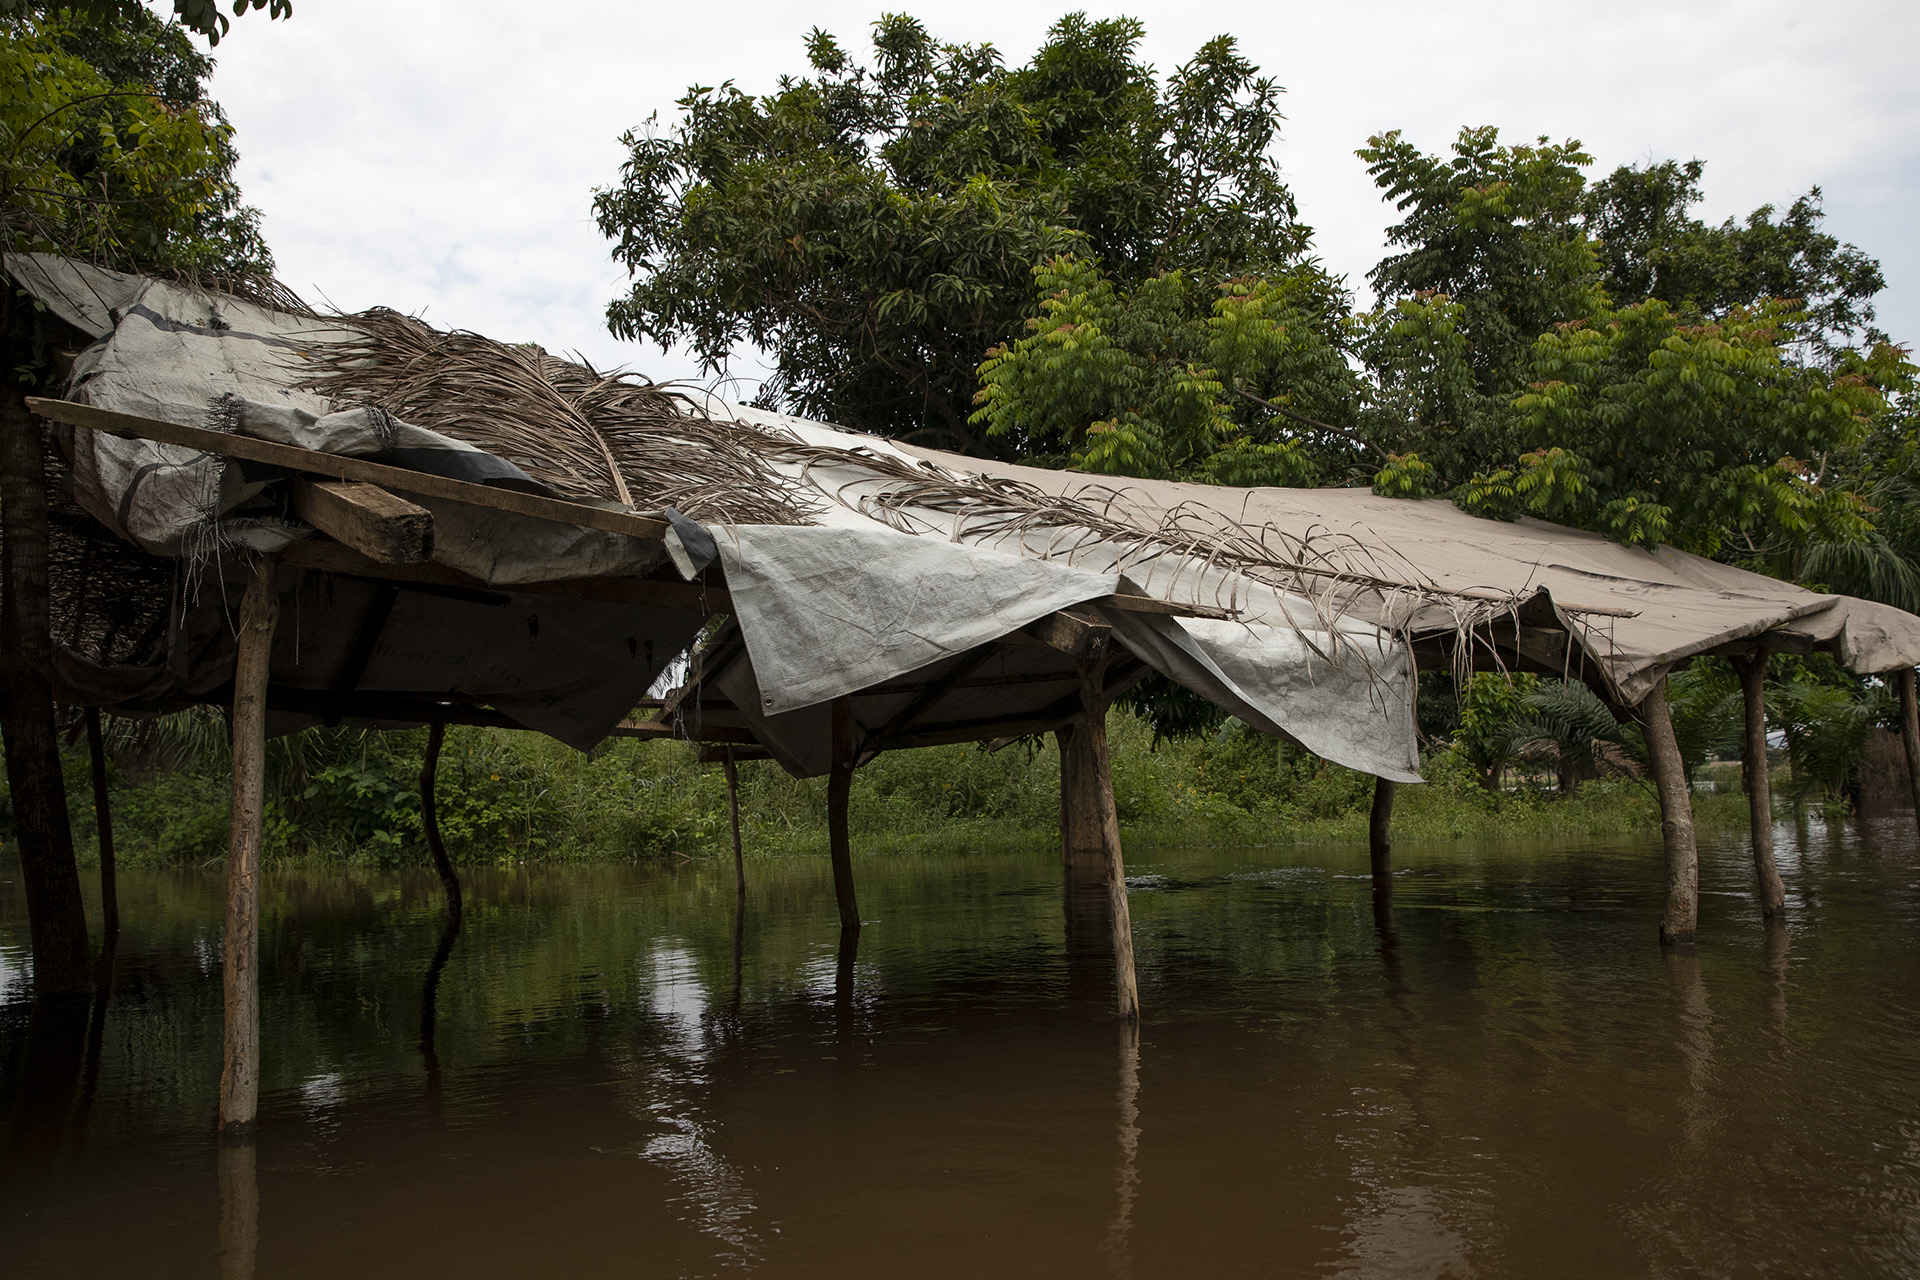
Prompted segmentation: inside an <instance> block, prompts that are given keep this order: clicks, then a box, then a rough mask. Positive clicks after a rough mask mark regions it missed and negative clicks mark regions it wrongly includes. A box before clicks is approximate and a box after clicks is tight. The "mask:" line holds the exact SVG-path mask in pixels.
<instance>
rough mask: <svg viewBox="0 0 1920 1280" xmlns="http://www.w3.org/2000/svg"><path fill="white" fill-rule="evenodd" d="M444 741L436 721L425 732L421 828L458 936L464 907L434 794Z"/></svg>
mask: <svg viewBox="0 0 1920 1280" xmlns="http://www.w3.org/2000/svg"><path fill="white" fill-rule="evenodd" d="M446 740H447V726H446V725H445V724H443V723H441V722H440V721H438V720H435V721H434V722H433V724H432V726H431V727H430V728H428V730H427V754H426V756H425V757H424V758H423V759H422V760H421V762H420V826H421V827H422V829H424V830H425V831H426V833H427V852H428V853H430V854H432V855H433V869H434V870H435V871H437V872H439V873H440V883H441V884H442V885H443V886H445V888H446V891H447V918H448V919H449V920H452V921H455V922H456V923H455V926H454V932H455V933H458V932H459V925H458V923H457V922H458V921H459V920H460V919H461V918H462V917H463V916H464V915H465V913H466V911H465V903H464V902H463V900H462V898H461V894H460V873H459V872H457V871H455V870H454V869H453V859H451V858H449V857H448V856H447V845H446V842H445V841H444V840H442V839H441V838H440V801H439V799H438V797H437V796H436V794H435V783H436V781H437V780H438V778H439V775H440V748H441V747H442V746H443V745H445V743H446Z"/></svg>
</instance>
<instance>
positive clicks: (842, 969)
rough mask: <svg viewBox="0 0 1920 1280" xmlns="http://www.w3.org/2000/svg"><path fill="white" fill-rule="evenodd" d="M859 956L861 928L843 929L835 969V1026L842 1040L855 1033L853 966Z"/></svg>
mask: <svg viewBox="0 0 1920 1280" xmlns="http://www.w3.org/2000/svg"><path fill="white" fill-rule="evenodd" d="M859 956H860V930H859V928H858V927H855V928H852V929H842V930H841V931H840V954H839V955H838V956H837V957H835V961H834V968H833V1025H834V1031H835V1032H836V1033H837V1034H838V1036H839V1037H840V1039H842V1040H845V1039H846V1038H847V1036H848V1035H849V1034H850V1033H851V1032H852V1031H853V966H854V961H855V960H857V959H858V958H859Z"/></svg>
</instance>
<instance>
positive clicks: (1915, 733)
mask: <svg viewBox="0 0 1920 1280" xmlns="http://www.w3.org/2000/svg"><path fill="white" fill-rule="evenodd" d="M1900 741H1901V742H1902V743H1903V744H1905V746H1906V748H1907V785H1908V786H1910V787H1912V788H1913V816H1914V820H1915V821H1916V822H1920V697H1916V696H1915V694H1914V679H1913V668H1912V667H1908V668H1906V669H1905V670H1904V671H1902V672H1901V673H1900Z"/></svg>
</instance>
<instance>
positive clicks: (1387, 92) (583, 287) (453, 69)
mask: <svg viewBox="0 0 1920 1280" xmlns="http://www.w3.org/2000/svg"><path fill="white" fill-rule="evenodd" d="M887 7H890V6H885V5H880V4H877V3H872V2H871V0H869V2H867V3H861V4H857V5H856V4H852V3H848V2H847V0H830V2H828V3H822V4H811V5H807V6H804V7H802V6H799V5H794V4H787V3H777V2H765V0H762V2H759V3H753V2H749V3H747V4H744V5H735V6H732V7H730V8H725V9H716V8H711V7H706V6H690V5H689V6H671V5H652V4H649V5H636V4H622V3H611V2H589V0H580V2H578V3H564V2H555V3H549V4H529V3H527V2H526V0H460V2H459V3H454V2H453V0H409V3H407V4H394V3H392V2H391V0H301V3H300V4H298V5H297V6H296V11H295V15H294V17H293V18H292V19H291V20H290V21H287V22H273V23H269V22H267V21H265V20H264V16H263V15H260V14H250V15H248V16H246V17H243V18H241V19H239V20H237V21H236V22H235V23H234V25H233V31H232V34H231V35H230V36H229V37H228V39H227V40H225V41H223V42H222V43H221V45H220V47H219V49H218V50H217V55H218V58H219V63H220V66H219V70H218V71H217V72H216V74H215V78H214V86H213V87H214V92H215V95H216V96H217V97H218V98H219V99H220V101H221V102H222V103H223V104H224V105H225V107H226V109H227V111H228V114H229V116H230V117H231V118H232V120H233V122H234V124H235V125H236V126H237V127H238V130H239V136H238V143H239V146H240V150H241V156H242V166H241V180H242V184H243V189H244V190H245V191H246V193H247V196H248V198H249V199H250V200H251V201H253V202H254V203H256V204H258V205H259V206H261V208H262V209H263V210H265V213H266V231H267V235H268V239H269V242H270V243H271V244H272V246H273V248H274V251H275V253H276V255H277V257H278V259H279V263H280V267H281V274H282V275H283V276H284V277H285V278H286V280H287V281H288V283H290V284H292V285H293V286H294V287H295V288H297V289H300V290H301V291H303V292H306V293H309V294H311V295H315V296H321V295H324V296H325V297H326V298H328V299H330V300H331V301H332V302H333V303H335V304H336V305H339V306H342V307H348V308H358V307H365V306H371V305H373V304H375V303H381V304H385V305H388V306H393V307H396V308H399V309H401V310H407V311H424V312H425V313H426V314H427V315H428V316H429V317H430V318H431V319H433V320H434V321H435V322H436V323H439V324H441V325H457V326H461V327H466V328H472V329H478V330H480V331H481V332H484V333H487V334H490V335H492V336H495V337H500V338H506V339H512V340H520V341H524V340H537V341H540V342H542V343H543V344H545V345H546V346H548V347H549V348H551V349H556V350H578V351H580V352H581V353H583V354H585V355H586V356H588V357H589V358H590V359H592V360H593V361H595V362H596V363H598V364H601V365H612V364H628V365H631V366H633V367H636V368H638V369H640V370H641V371H642V372H645V373H648V374H649V375H651V376H654V377H677V376H691V375H692V374H693V373H694V372H695V371H694V368H693V366H692V363H691V361H689V360H688V359H686V358H685V357H684V356H682V355H678V354H674V353H667V354H662V353H660V352H659V351H657V350H651V351H650V350H648V349H645V348H642V347H640V346H637V345H634V344H627V343H621V342H617V341H615V340H614V339H613V338H612V337H610V336H609V335H608V334H607V332H606V329H605V327H604V324H603V322H602V312H603V308H604V307H605V304H606V302H607V300H608V299H609V298H611V297H613V296H614V295H615V294H616V293H617V292H618V291H619V289H620V287H621V281H622V272H621V271H620V269H619V268H617V267H616V266H615V265H614V264H613V262H612V260H611V259H610V257H609V256H608V252H607V245H606V243H605V242H604V241H603V240H601V238H600V236H599V234H598V233H597V231H596V230H595V229H594V227H593V224H592V219H591V215H590V210H589V200H590V190H591V188H593V187H594V186H596V185H604V184H607V183H609V182H611V181H613V179H614V177H615V175H616V173H617V170H618V167H619V164H620V161H621V159H622V149H621V148H620V146H619V143H618V136H619V134H620V132H621V131H622V130H624V129H627V128H630V127H633V126H636V125H638V124H640V123H641V122H642V121H643V120H645V118H646V117H647V116H648V115H649V114H651V113H652V112H655V111H658V112H660V113H661V114H662V116H663V117H667V116H670V115H671V114H672V111H673V103H674V101H675V99H677V98H678V97H680V96H681V94H683V93H684V92H685V90H686V88H687V86H689V85H690V84H695V83H700V84H715V83H718V82H720V81H724V80H729V79H731V80H734V81H736V82H737V83H739V84H740V85H741V86H742V87H743V88H746V89H749V90H765V89H770V88H771V87H772V86H773V83H774V81H775V79H776V77H777V76H778V75H780V74H781V73H782V72H798V71H800V70H802V68H803V56H802V50H801V39H802V37H803V36H804V35H805V33H806V31H807V29H808V28H809V27H812V26H814V25H819V26H823V27H825V28H827V29H828V30H830V31H833V32H835V33H836V34H838V35H839V36H840V37H841V38H842V40H843V42H845V43H847V44H848V45H850V46H854V47H857V48H859V49H861V50H863V51H864V49H865V47H866V46H865V35H866V30H867V26H868V24H869V23H870V22H871V21H872V19H873V18H875V17H876V16H878V14H879V13H880V12H881V11H882V9H884V8H887ZM1071 7H1072V6H1070V5H1062V6H1061V7H1060V8H1059V9H1057V10H1055V9H1041V8H1038V7H1035V6H1032V5H1026V4H1010V3H1006V2H1005V0H982V2H977V3H967V4H958V3H953V0H941V2H940V3H936V4H919V5H913V6H909V7H908V9H909V11H910V12H913V13H914V14H916V15H917V16H919V17H920V18H922V19H923V20H924V21H925V22H926V23H927V24H928V26H929V27H930V28H931V29H932V30H933V31H934V32H935V33H936V34H937V35H939V36H941V37H943V38H947V39H962V40H975V41H978V40H987V41H992V42H993V43H995V44H997V45H998V46H1000V47H1001V48H1002V49H1003V50H1004V51H1005V52H1006V53H1007V55H1008V57H1009V59H1010V60H1014V61H1018V60H1024V58H1025V57H1026V56H1027V55H1028V54H1029V53H1030V52H1031V50H1032V49H1033V47H1034V46H1035V45H1036V44H1037V43H1038V42H1039V40H1040V39H1041V37H1042V36H1043V34H1044V32H1045V28H1046V27H1047V25H1048V24H1049V23H1050V22H1051V21H1052V20H1053V18H1055V17H1057V16H1058V14H1059V13H1061V12H1066V11H1068V10H1069V9H1070V8H1071ZM1087 8H1088V10H1089V12H1093V13H1095V14H1096V15H1103V14H1114V13H1128V14H1132V15H1134V16H1137V17H1139V18H1141V19H1142V20H1143V21H1144V22H1145V23H1146V26H1147V31H1148V43H1147V49H1146V52H1147V56H1148V57H1149V59H1150V60H1151V61H1153V62H1154V63H1155V65H1156V66H1158V67H1159V68H1160V69H1161V70H1162V71H1163V72H1165V71H1167V70H1170V69H1171V68H1172V67H1173V66H1174V65H1176V64H1177V63H1179V62H1180V61H1182V60H1184V59H1185V58H1187V57H1188V56H1190V55H1191V54H1192V52H1193V51H1194V50H1195V49H1196V48H1197V47H1198V46H1199V45H1200V44H1201V43H1202V42H1204V41H1205V40H1206V39H1208V38H1210V37H1211V36H1213V35H1215V34H1218V33H1219V32H1221V31H1228V32H1231V33H1233V34H1235V35H1237V36H1239V37H1240V40H1241V45H1242V48H1243V49H1244V51H1245V52H1246V53H1247V54H1248V56H1250V57H1251V58H1253V59H1254V60H1255V61H1256V62H1257V63H1259V64H1260V65H1261V67H1262V68H1263V69H1264V70H1265V71H1266V72H1267V73H1268V74H1271V75H1273V76H1275V77H1276V78H1277V79H1278V80H1279V81H1280V82H1281V83H1282V84H1284V85H1285V86H1287V88H1288V95H1287V98H1286V103H1285V108H1284V109H1285V111H1286V113H1287V115H1288V117H1289V120H1288V123H1287V126H1286V131H1285V137H1284V141H1283V142H1282V144H1281V148H1280V151H1279V156H1280V159H1281V161H1282V163H1283V165H1284V166H1285V168H1286V170H1287V172H1288V174H1289V177H1290V181H1291V182H1292V184H1293V186H1294V190H1295V194H1296V196H1297V197H1298V198H1299V201H1300V204H1301V208H1302V212H1303V215H1304V216H1305V217H1306V219H1307V220H1308V221H1309V222H1311V223H1312V224H1313V225H1314V226H1315V227H1316V228H1318V232H1319V236H1318V244H1319V247H1320V252H1321V254H1322V256H1323V257H1324V258H1325V259H1326V261H1327V262H1328V264H1329V265H1330V266H1331V267H1333V268H1334V269H1335V270H1336V271H1339V272H1342V273H1344V274H1346V275H1347V276H1348V277H1349V279H1350V281H1351V282H1352V283H1354V284H1355V285H1359V286H1362V289H1363V296H1364V285H1363V281H1364V276H1365V273H1366V270H1367V268H1368V267H1369V266H1371V265H1372V264H1373V262H1374V261H1375V260H1377V258H1378V257H1379V256H1380V254H1381V252H1382V244H1383V241H1382V230H1383V228H1384V227H1385V226H1387V225H1388V224H1389V222H1390V221H1392V216H1393V215H1392V210H1391V209H1390V208H1388V207H1387V206H1386V205H1384V204H1382V203H1381V201H1380V200H1379V198H1378V193H1377V192H1376V191H1375V189H1374V188H1373V186H1372V184H1371V182H1370V181H1369V180H1368V178H1367V176H1366V173H1365V170H1364V167H1363V166H1362V164H1361V163H1360V161H1359V160H1358V159H1356V158H1355V157H1354V155H1353V151H1354V149H1355V148H1356V147H1358V146H1360V145H1362V144H1363V143H1364V142H1365V140H1366V138H1367V136H1368V135H1369V134H1370V133H1373V132H1376V131H1379V130H1382V129H1387V128H1402V129H1404V130H1405V131H1406V132H1407V134H1408V136H1409V137H1410V138H1412V139H1413V140H1414V141H1415V142H1417V143H1419V144H1421V145H1422V146H1424V147H1426V148H1428V149H1430V150H1437V149H1440V148H1442V147H1444V146H1445V145H1446V144H1447V142H1448V141H1449V140H1450V139H1451V137H1452V135H1453V133H1454V132H1455V130H1456V129H1458V128H1459V126H1461V125H1463V124H1495V125H1499V126H1500V127H1501V129H1502V131H1503V133H1505V134H1506V135H1507V136H1509V137H1527V136H1531V135H1534V134H1540V133H1545V134H1549V135H1552V136H1554V137H1556V138H1564V137H1569V136H1571V137H1578V138H1580V139H1582V140H1583V141H1584V142H1585V143H1586V144H1587V147H1588V149H1589V150H1590V151H1592V152H1593V153H1594V154H1595V155H1596V157H1597V158H1598V161H1599V163H1598V165H1597V166H1596V168H1597V169H1600V170H1602V171H1604V170H1605V169H1606V168H1610V167H1611V166H1613V165H1615V164H1619V163H1624V162H1628V161H1643V160H1647V159H1650V158H1651V159H1662V158H1667V157H1678V158H1690V157H1694V156H1698V157H1700V158H1702V159H1705V160H1707V161H1708V168H1707V182H1706V189H1707V206H1706V208H1705V210H1704V213H1705V214H1706V215H1707V216H1710V217H1713V218H1716V219H1718V218H1723V217H1727V216H1731V215H1742V214H1744V213H1745V212H1746V211H1748V210H1750V209H1751V208H1753V207H1754V206H1755V205H1758V204H1761V203H1764V202H1774V203H1778V204H1785V203H1787V202H1788V201H1790V200H1791V199H1792V198H1793V197H1794V196H1795V195H1797V194H1799V193H1801V192H1803V191H1805V190H1806V189H1807V188H1809V187H1811V186H1813V185H1815V184H1818V185H1820V186H1821V187H1823V188H1824V189H1825V192H1826V204H1827V210H1828V213H1829V220H1828V225H1829V227H1830V229H1831V230H1832V231H1834V232H1835V233H1836V234H1838V235H1840V236H1841V237H1842V238H1843V239H1849V240H1852V241H1854V242H1856V243H1858V244H1860V245H1861V246H1862V247H1863V248H1864V249H1866V250H1867V251H1868V252H1869V253H1872V254H1874V255H1876V256H1878V257H1879V258H1880V260H1881V261H1882V263H1883V264H1884V265H1885V267H1886V271H1887V277H1888V281H1889V286H1890V287H1889V289H1888V291H1887V292H1886V293H1885V294H1883V295H1882V297H1881V299H1880V303H1879V305H1880V313H1881V323H1882V325H1883V327H1886V328H1888V329H1889V330H1891V331H1892V332H1893V333H1894V334H1895V335H1896V337H1902V336H1906V335H1914V336H1916V337H1920V288H1916V273H1920V250H1917V249H1915V248H1914V247H1913V245H1912V239H1913V237H1912V236H1911V233H1910V224H1911V217H1910V214H1909V212H1908V211H1909V210H1910V209H1911V208H1912V207H1913V204H1914V196H1915V194H1916V186H1917V185H1920V127H1916V126H1920V78H1917V77H1914V76H1913V75H1911V74H1910V68H1909V66H1908V62H1909V60H1910V57H1911V54H1912V51H1913V50H1914V49H1915V48H1916V47H1920V39H1916V37H1920V6H1914V5H1911V4H1908V3H1904V2H1903V0H1890V2H1887V3H1870V2H1868V0H1851V2H1849V0H1835V2H1832V3H1828V4H1825V5H1821V6H1818V7H1815V6H1811V5H1807V4H1805V3H1804V2H1798V3H1788V2H1787V0H1738V2H1735V0H1706V2H1702V0H1694V2H1692V3H1687V4H1675V3H1672V0H1659V2H1654V3H1648V2H1645V0H1626V2H1622V3H1615V4H1612V5H1608V6H1605V7H1603V8H1596V7H1594V6H1586V5H1551V6H1550V5H1545V4H1540V3H1537V2H1534V3H1512V2H1509V0H1477V2H1467V3H1450V4H1448V3H1435V2H1434V0H1424V2H1422V0H1348V2H1347V3H1341V4H1296V5H1257V6H1252V5H1250V6H1246V7H1244V8H1228V7H1220V8H1215V9H1210V10H1196V9H1195V8H1194V7H1193V6H1191V5H1189V4H1172V3H1166V2H1165V0H1155V2H1154V3H1149V4H1128V5H1121V6H1118V7H1105V6H1096V5H1089V6H1087ZM736 372H737V373H739V374H742V375H751V373H752V369H751V368H750V367H742V368H737V369H736Z"/></svg>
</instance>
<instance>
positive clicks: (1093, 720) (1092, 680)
mask: <svg viewBox="0 0 1920 1280" xmlns="http://www.w3.org/2000/svg"><path fill="white" fill-rule="evenodd" d="M1106 669H1107V666H1106V663H1105V662H1104V661H1102V662H1085V661H1083V662H1081V663H1080V702H1081V705H1082V706H1083V707H1084V708H1085V709H1086V714H1087V719H1086V724H1085V725H1084V726H1076V728H1075V730H1074V733H1075V735H1076V736H1078V735H1079V734H1081V733H1082V732H1084V733H1085V735H1086V740H1087V741H1086V748H1087V753H1088V763H1089V767H1090V772H1091V773H1092V776H1093V786H1092V790H1093V792H1094V801H1095V814H1094V817H1095V821H1096V822H1097V824H1098V825H1097V828H1096V829H1097V830H1098V831H1099V832H1100V839H1101V844H1102V846H1103V849H1104V856H1105V860H1106V871H1107V918H1108V921H1109V923H1110V925H1111V926H1112V929H1113V965H1114V987H1115V1005H1116V1011H1117V1012H1118V1013H1119V1015H1120V1016H1121V1017H1122V1018H1125V1019H1128V1020H1130V1021H1131V1020H1137V1019H1138V1018H1139V1017H1140V984H1139V982H1138V980H1137V979H1136V978H1135V976H1134V971H1133V917H1132V914H1131V913H1130V912H1129V911H1128V909H1127V868H1126V861H1125V859H1124V858H1123V857H1122V855H1121V851H1120V814H1119V812H1118V810H1116V809H1115V808H1114V804H1113V765H1112V761H1111V760H1110V759H1109V758H1108V756H1107V697H1106V692H1105V690H1104V688H1103V687H1102V686H1103V684H1104V682H1105V678H1106Z"/></svg>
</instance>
